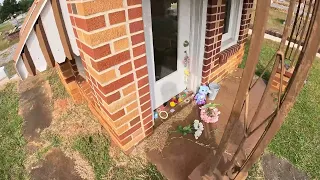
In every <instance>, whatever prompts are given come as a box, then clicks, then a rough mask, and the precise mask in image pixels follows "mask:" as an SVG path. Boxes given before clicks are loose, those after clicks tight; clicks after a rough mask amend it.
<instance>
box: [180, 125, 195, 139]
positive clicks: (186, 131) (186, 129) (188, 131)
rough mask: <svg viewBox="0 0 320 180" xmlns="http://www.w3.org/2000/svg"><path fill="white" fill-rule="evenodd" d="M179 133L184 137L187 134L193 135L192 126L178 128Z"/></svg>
mask: <svg viewBox="0 0 320 180" xmlns="http://www.w3.org/2000/svg"><path fill="white" fill-rule="evenodd" d="M178 132H179V133H181V134H183V135H184V136H185V135H187V134H191V133H192V128H191V125H190V124H189V125H188V126H185V127H182V126H178Z"/></svg>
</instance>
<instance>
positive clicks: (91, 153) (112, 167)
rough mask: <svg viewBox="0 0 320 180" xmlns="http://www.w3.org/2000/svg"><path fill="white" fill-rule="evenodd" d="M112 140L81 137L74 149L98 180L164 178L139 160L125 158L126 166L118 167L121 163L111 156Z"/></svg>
mask: <svg viewBox="0 0 320 180" xmlns="http://www.w3.org/2000/svg"><path fill="white" fill-rule="evenodd" d="M109 146H110V140H109V139H108V138H107V137H106V136H104V135H103V134H94V135H91V136H89V135H87V136H83V137H79V138H78V139H77V140H75V142H74V145H73V148H74V149H75V150H77V151H79V152H80V154H81V155H82V156H84V157H85V158H86V159H87V160H88V161H89V163H90V164H91V165H92V167H93V169H94V172H95V176H96V179H105V178H107V179H149V180H161V179H164V177H163V176H162V175H161V174H160V173H159V172H158V171H157V169H156V167H155V166H153V165H151V164H148V165H142V163H141V161H140V160H139V159H133V158H130V157H127V156H125V155H124V156H125V159H126V163H124V164H125V165H122V166H121V165H118V164H119V161H121V160H117V159H113V158H112V157H110V155H109Z"/></svg>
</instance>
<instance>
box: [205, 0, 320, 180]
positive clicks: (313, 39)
mask: <svg viewBox="0 0 320 180" xmlns="http://www.w3.org/2000/svg"><path fill="white" fill-rule="evenodd" d="M299 2H301V0H300V1H299ZM311 3H312V2H311ZM295 4H296V1H295V0H291V1H290V6H289V10H288V16H287V19H286V26H285V29H284V32H283V37H282V40H281V42H280V46H279V50H278V51H277V53H276V54H275V55H274V57H272V59H271V60H270V62H269V63H268V64H267V67H266V69H267V68H268V67H269V66H270V65H271V64H272V61H273V60H274V59H275V62H274V63H273V64H274V65H273V69H272V73H271V77H270V79H269V81H268V84H267V86H266V88H265V90H264V93H263V95H262V98H261V101H260V103H259V105H258V107H257V109H256V112H255V114H254V116H253V118H252V119H251V122H249V120H248V107H249V98H250V97H249V92H250V90H251V89H252V87H253V86H254V85H255V84H256V82H257V80H256V81H255V82H254V81H253V80H252V79H253V75H254V73H255V68H256V65H257V62H258V58H259V53H260V50H261V46H262V41H263V39H264V36H263V35H264V31H265V24H266V20H267V16H268V11H269V9H268V8H265V7H269V6H270V1H258V2H257V8H256V18H255V22H254V27H253V34H252V39H251V44H250V47H249V54H248V61H247V63H246V67H245V69H244V72H243V75H242V79H241V82H240V86H239V89H238V92H237V95H236V99H235V101H234V105H233V108H232V111H231V114H230V117H229V120H228V123H227V125H226V128H225V131H224V134H223V136H222V138H221V141H220V144H219V147H218V149H217V150H216V153H215V156H214V161H213V162H212V164H211V166H210V171H209V174H208V175H213V173H214V172H216V170H217V167H218V164H219V162H220V160H221V158H222V156H223V153H224V152H225V150H226V148H227V145H228V141H229V138H230V136H231V133H232V131H233V128H234V125H235V123H236V121H238V120H239V118H240V114H241V112H242V110H243V109H244V111H245V113H244V114H245V115H244V116H245V117H244V125H243V126H244V132H243V133H244V135H243V138H242V140H241V142H240V144H239V146H238V149H237V150H236V152H235V154H234V155H233V157H232V159H231V161H229V162H228V165H227V168H225V169H223V170H222V172H221V174H222V175H225V174H226V173H228V172H229V173H228V174H229V175H230V174H232V173H230V172H233V171H231V170H232V167H236V166H237V165H236V162H235V159H236V156H237V155H238V154H239V152H240V150H241V149H242V148H243V145H244V143H245V141H246V140H247V139H248V138H249V137H250V136H251V135H253V134H254V133H255V132H256V131H257V130H258V129H260V128H262V127H264V131H263V133H262V135H261V136H260V138H259V140H258V142H257V143H256V144H255V146H254V148H253V149H252V150H251V152H250V154H249V155H248V156H247V157H246V159H245V160H244V161H243V163H241V164H242V165H240V167H238V169H237V172H236V174H235V177H232V179H233V178H237V176H239V177H240V176H242V175H243V173H244V172H247V171H248V170H249V168H251V166H252V165H253V163H254V162H256V161H257V160H258V158H259V156H260V155H261V154H262V153H263V151H264V149H265V148H266V147H267V145H268V144H269V143H270V141H271V139H272V138H273V137H274V136H275V134H276V133H277V132H278V131H279V129H280V127H281V125H282V123H283V122H284V119H285V117H286V115H287V114H288V112H289V111H290V109H291V108H292V106H293V104H294V102H295V98H296V96H297V95H298V94H299V92H300V91H301V89H302V87H303V84H304V81H305V79H306V77H307V75H308V73H309V71H310V68H311V65H312V62H313V60H314V58H315V55H316V53H317V49H318V47H319V44H320V34H319V33H317V32H319V31H320V26H319V24H320V12H318V10H319V6H320V1H315V6H314V8H313V10H312V11H313V12H312V18H311V20H310V23H309V28H308V31H307V33H306V38H305V43H304V46H303V48H302V51H301V53H300V55H299V58H298V61H297V64H296V67H295V69H294V72H293V75H292V77H291V79H290V81H289V83H288V86H287V88H286V89H283V81H284V74H285V71H286V67H285V59H286V55H287V53H288V49H289V48H290V43H291V41H292V40H293V39H292V37H293V34H294V32H296V36H297V34H299V33H301V36H303V35H304V32H305V31H306V23H308V18H306V20H305V21H304V27H303V29H302V30H301V31H300V27H301V23H302V22H301V21H302V20H300V23H299V26H298V27H297V26H296V25H297V21H298V18H297V16H298V14H299V10H300V8H297V12H296V16H295V21H294V24H293V26H292V28H291V22H292V18H293V14H294V9H295ZM299 6H300V5H299ZM262 9H263V10H262ZM311 9H312V8H310V6H309V8H308V13H310V11H311ZM304 10H305V7H304ZM290 30H291V35H290V38H289V43H288V45H287V47H286V41H287V39H288V36H289V33H290ZM301 36H300V41H299V43H298V44H301V39H303V38H304V37H301ZM298 48H299V47H298ZM284 52H285V53H284ZM296 53H297V50H296V52H295V53H294V54H295V55H296ZM295 55H294V56H295ZM292 61H294V60H292ZM279 70H280V88H279V91H278V97H277V100H278V102H277V108H276V109H275V110H274V111H273V112H272V113H271V114H270V115H269V116H268V117H267V118H266V119H264V120H263V121H262V122H261V123H260V124H259V125H256V127H254V128H253V124H255V122H257V119H258V115H259V114H260V112H261V109H262V106H263V104H264V103H265V100H266V98H267V95H268V94H270V89H271V84H272V81H273V79H274V77H275V74H276V73H277V72H278V71H279ZM265 71H266V70H265ZM265 71H264V72H263V73H262V75H261V76H260V77H259V78H261V77H262V76H263V74H264V73H265ZM247 125H248V127H247ZM234 169H236V168H234ZM229 178H230V177H229Z"/></svg>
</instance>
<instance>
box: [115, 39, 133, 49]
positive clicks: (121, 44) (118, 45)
mask: <svg viewBox="0 0 320 180" xmlns="http://www.w3.org/2000/svg"><path fill="white" fill-rule="evenodd" d="M113 46H114V50H115V52H119V51H122V50H124V49H127V48H128V47H129V40H128V38H123V39H120V40H118V41H116V42H114V43H113Z"/></svg>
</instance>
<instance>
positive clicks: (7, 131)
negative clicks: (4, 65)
mask: <svg viewBox="0 0 320 180" xmlns="http://www.w3.org/2000/svg"><path fill="white" fill-rule="evenodd" d="M18 106H19V95H18V93H17V86H16V84H8V85H7V87H6V88H5V89H4V90H2V91H0V123H1V126H0V161H1V163H0V179H25V178H26V172H25V170H24V165H23V162H24V160H25V152H24V145H25V140H24V138H23V136H22V132H21V130H22V124H23V119H22V118H21V116H19V115H18Z"/></svg>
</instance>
